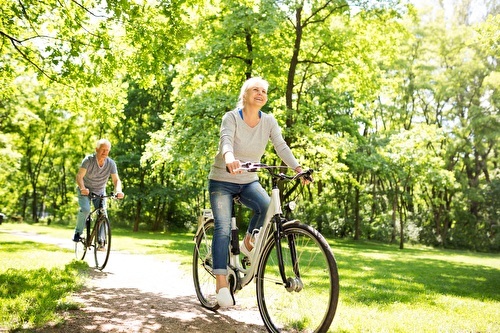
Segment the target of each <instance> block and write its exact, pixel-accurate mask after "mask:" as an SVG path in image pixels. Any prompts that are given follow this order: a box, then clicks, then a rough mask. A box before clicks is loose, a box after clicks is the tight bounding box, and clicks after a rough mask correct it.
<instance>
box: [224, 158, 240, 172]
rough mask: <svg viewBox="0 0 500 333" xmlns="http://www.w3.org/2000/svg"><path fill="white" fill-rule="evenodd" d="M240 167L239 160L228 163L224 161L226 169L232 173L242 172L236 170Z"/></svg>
mask: <svg viewBox="0 0 500 333" xmlns="http://www.w3.org/2000/svg"><path fill="white" fill-rule="evenodd" d="M240 167H241V163H240V161H239V160H234V161H232V162H230V163H226V170H227V171H228V172H229V173H231V174H233V175H235V174H238V173H242V172H243V170H238V169H239V168H240Z"/></svg>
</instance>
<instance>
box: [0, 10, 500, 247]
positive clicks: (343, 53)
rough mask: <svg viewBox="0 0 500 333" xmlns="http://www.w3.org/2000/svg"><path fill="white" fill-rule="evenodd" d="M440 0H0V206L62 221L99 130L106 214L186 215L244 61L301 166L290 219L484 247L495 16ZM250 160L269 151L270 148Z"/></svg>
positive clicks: (133, 223) (167, 226) (391, 237)
mask: <svg viewBox="0 0 500 333" xmlns="http://www.w3.org/2000/svg"><path fill="white" fill-rule="evenodd" d="M455 6H456V7H455V8H454V13H455V14H456V15H455V16H453V20H449V19H447V17H446V16H445V15H443V13H442V12H440V11H439V10H436V9H435V11H434V12H432V13H428V12H419V11H417V9H416V8H415V7H413V6H410V5H406V4H405V3H404V2H400V1H377V2H364V1H363V2H361V1H360V2H354V3H353V2H345V1H333V2H332V1H321V0H314V1H306V2H295V1H279V2H276V1H260V2H258V3H256V2H253V1H212V2H200V1H196V0H190V1H180V2H166V1H149V2H146V3H144V2H140V1H101V0H91V1H85V2H81V3H80V2H74V1H70V2H68V3H61V2H58V1H45V2H40V1H34V0H23V1H19V2H9V1H4V2H2V3H1V4H0V8H1V14H0V18H1V20H0V38H1V41H2V44H1V45H2V47H1V48H0V55H1V58H0V59H1V60H0V69H1V70H0V84H1V86H2V89H1V91H0V154H1V156H2V158H1V160H0V183H2V184H4V186H2V189H0V210H1V211H2V212H5V213H7V214H8V215H10V216H19V218H20V219H25V220H28V221H39V220H48V219H50V221H53V222H57V223H60V224H63V225H70V224H73V223H74V219H75V217H74V212H75V211H76V209H77V207H76V201H75V200H74V190H73V189H74V176H75V173H76V171H77V169H78V166H79V163H80V162H81V160H82V159H83V157H84V156H85V155H86V154H89V153H91V152H92V151H93V148H94V142H95V140H96V139H99V138H101V137H107V138H108V139H110V140H111V142H112V144H113V149H112V151H111V157H112V158H114V159H115V160H116V161H117V163H118V168H119V172H120V176H121V178H122V181H123V183H124V189H125V193H126V197H125V199H124V200H123V201H122V202H120V204H119V205H116V206H115V207H113V209H114V210H113V212H112V214H111V216H112V219H114V221H116V222H115V223H117V225H120V226H123V227H128V228H131V229H132V230H134V231H138V230H142V229H147V230H179V229H189V228H192V227H193V226H194V225H195V224H196V221H197V215H198V214H199V212H200V210H201V209H202V208H205V207H208V206H209V205H208V195H207V193H206V184H207V176H208V171H209V167H210V164H211V163H212V159H213V156H214V155H215V153H216V150H217V142H218V130H219V125H220V120H221V117H222V115H223V114H224V113H225V112H227V111H228V110H231V109H232V108H234V106H235V104H236V99H237V96H238V93H239V89H240V87H241V84H242V83H243V81H244V80H245V79H246V78H248V77H250V76H257V75H258V76H263V77H264V78H265V79H267V80H268V81H269V82H270V89H269V102H268V104H267V105H266V107H265V108H264V111H265V112H271V113H273V114H274V115H275V117H276V118H277V120H278V122H279V124H280V125H281V127H282V130H283V133H284V136H285V139H286V140H287V142H288V143H289V144H290V146H291V147H292V149H293V151H294V154H295V155H296V156H297V158H298V159H299V161H300V162H301V164H302V165H303V166H304V167H308V168H313V169H314V170H315V171H316V173H315V181H316V182H315V183H314V184H313V185H312V186H310V188H309V189H308V190H307V192H306V193H304V196H305V197H306V198H307V202H305V204H304V205H303V210H302V211H301V212H300V214H301V218H304V219H306V220H308V221H311V223H313V224H314V225H316V226H317V227H318V228H319V229H320V230H322V231H323V232H325V233H328V234H332V235H336V236H338V237H353V238H355V239H363V238H365V239H377V240H383V241H386V242H397V241H399V243H400V247H404V243H405V242H408V241H410V242H415V241H420V242H422V243H424V244H429V245H437V246H442V247H460V248H462V247H463V248H470V249H477V250H482V251H483V250H498V249H499V243H498V242H499V237H498V209H497V208H496V207H498V202H497V200H495V199H494V198H495V195H497V192H498V191H497V189H496V188H497V187H498V186H497V185H496V184H497V183H498V177H499V174H500V172H499V170H498V163H499V160H498V156H499V155H498V136H499V131H498V128H500V127H499V125H500V119H499V116H498V115H499V112H498V105H499V101H500V99H499V91H498V87H499V86H500V85H499V82H500V80H499V77H500V76H499V75H498V67H497V66H498V57H499V47H498V46H499V45H498V40H499V38H498V25H499V16H498V14H497V13H496V12H495V10H496V9H495V8H496V7H491V8H490V7H487V8H490V10H491V14H492V15H490V16H488V17H487V18H485V19H484V20H483V21H479V22H477V23H475V24H471V23H470V22H471V21H470V18H469V17H468V16H467V15H468V14H467V13H468V11H467V10H465V9H466V8H465V7H463V5H462V4H456V5H455ZM460 6H462V7H460ZM263 162H267V163H270V164H280V163H281V161H279V159H278V158H277V156H276V154H275V153H274V151H273V149H272V147H269V149H268V152H267V153H266V156H265V157H264V161H263ZM264 181H265V178H264ZM295 191H296V190H291V191H290V193H289V196H290V197H293V196H297V192H295ZM304 201H305V200H304Z"/></svg>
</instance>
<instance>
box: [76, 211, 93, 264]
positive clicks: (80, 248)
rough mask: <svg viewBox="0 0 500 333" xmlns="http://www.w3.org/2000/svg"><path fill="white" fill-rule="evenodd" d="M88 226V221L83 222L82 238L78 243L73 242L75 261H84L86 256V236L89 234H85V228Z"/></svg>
mask: <svg viewBox="0 0 500 333" xmlns="http://www.w3.org/2000/svg"><path fill="white" fill-rule="evenodd" d="M88 225H89V222H88V221H85V226H84V227H83V232H82V236H84V235H85V237H80V240H79V241H78V242H75V257H76V260H83V259H85V255H86V254H87V245H86V244H87V240H86V239H87V235H88V234H90V233H88V232H87V226H88Z"/></svg>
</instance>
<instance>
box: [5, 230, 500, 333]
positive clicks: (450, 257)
mask: <svg viewBox="0 0 500 333" xmlns="http://www.w3.org/2000/svg"><path fill="white" fill-rule="evenodd" d="M2 229H3V230H5V229H8V230H14V229H15V230H25V231H32V232H37V233H43V234H47V235H50V236H53V237H60V238H63V239H68V242H71V240H70V239H71V236H72V231H73V226H71V227H60V226H50V227H48V226H40V225H28V224H10V223H4V224H3V225H1V226H0V230H2ZM6 240H8V243H4V242H6ZM0 242H1V245H0V252H1V256H0V274H2V275H0V279H1V278H2V277H4V279H5V272H6V270H7V269H8V268H9V267H22V269H24V270H25V271H23V272H25V273H26V274H27V275H30V274H31V273H29V271H30V270H39V269H41V267H47V269H53V268H54V267H55V268H56V269H63V268H64V267H65V266H66V265H71V264H70V263H71V262H72V260H73V253H72V252H71V251H70V250H62V249H59V250H57V251H56V249H54V248H53V247H50V248H47V247H46V246H42V247H40V246H39V245H37V246H35V245H34V244H33V243H31V242H27V241H26V240H23V239H22V238H19V237H11V236H7V235H6V234H5V233H2V232H0ZM18 242H19V243H20V245H18V244H17V243H18ZM330 245H331V246H332V249H333V251H334V254H335V257H336V259H337V263H338V268H339V274H340V300H339V306H338V309H337V314H336V316H335V319H334V321H333V324H332V327H331V331H332V332H492V333H493V332H495V333H496V332H500V319H499V318H500V255H499V254H484V253H472V252H467V251H451V250H437V249H432V248H426V247H420V246H407V248H406V249H404V250H399V249H398V247H397V245H384V244H379V243H373V242H353V241H339V240H330ZM32 248H35V249H32ZM40 248H41V249H42V250H44V251H47V252H48V253H50V255H49V257H51V258H54V260H49V261H44V260H43V257H44V255H43V254H40V253H41V251H38V250H37V249H40ZM112 249H113V250H120V251H128V252H130V253H142V254H149V255H155V256H158V257H162V258H165V259H168V260H175V261H178V262H181V263H182V265H181V267H183V269H185V270H190V269H191V266H190V265H191V255H192V249H193V242H192V234H190V233H184V234H164V233H148V232H140V233H133V232H130V231H125V230H118V229H117V230H114V229H113V241H112ZM16 255H20V257H18V258H16ZM111 255H112V254H111ZM40 257H42V258H41V259H40ZM23 258H24V259H23ZM26 258H30V259H29V260H26ZM110 260H112V257H111V258H110ZM27 263H30V265H31V264H35V263H36V266H28V264H27ZM58 265H60V266H58ZM0 283H4V284H5V281H3V282H2V281H1V280H0ZM44 285H45V286H46V284H44ZM25 287H26V288H29V286H28V285H25ZM2 288H3V287H2ZM254 289H255V284H254V283H251V284H250V285H249V286H247V287H246V288H245V289H244V290H243V291H242V292H240V293H239V295H237V297H240V298H250V300H243V299H242V300H241V301H242V303H245V304H246V303H251V302H252V301H254V300H253V299H251V297H255V292H254ZM2 290H3V289H2ZM3 297H5V294H3ZM2 301H3V300H2ZM254 304H256V303H254ZM0 326H1V325H0Z"/></svg>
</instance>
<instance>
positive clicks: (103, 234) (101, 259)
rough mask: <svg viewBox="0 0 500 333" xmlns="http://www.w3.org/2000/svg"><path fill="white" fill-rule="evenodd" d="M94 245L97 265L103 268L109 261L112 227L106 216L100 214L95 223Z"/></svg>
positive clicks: (99, 268)
mask: <svg viewBox="0 0 500 333" xmlns="http://www.w3.org/2000/svg"><path fill="white" fill-rule="evenodd" d="M92 243H93V245H94V257H95V267H96V268H97V269H98V270H101V271H102V270H103V269H104V267H106V264H107V263H108V258H109V252H110V251H111V229H110V227H109V220H108V218H107V217H106V216H104V215H103V216H100V217H98V219H97V222H96V225H95V237H94V239H93V241H92Z"/></svg>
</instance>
